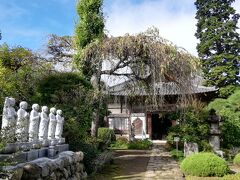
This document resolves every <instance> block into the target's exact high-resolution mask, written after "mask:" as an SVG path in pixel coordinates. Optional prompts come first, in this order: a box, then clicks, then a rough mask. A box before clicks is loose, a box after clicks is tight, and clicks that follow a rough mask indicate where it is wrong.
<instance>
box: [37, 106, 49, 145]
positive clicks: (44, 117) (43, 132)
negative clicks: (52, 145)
mask: <svg viewBox="0 0 240 180" xmlns="http://www.w3.org/2000/svg"><path fill="white" fill-rule="evenodd" d="M47 113H48V107H47V106H43V107H42V112H41V114H40V117H41V120H40V124H39V134H38V136H39V140H40V141H41V142H42V145H43V146H44V147H46V146H48V123H49V118H48V114H47Z"/></svg>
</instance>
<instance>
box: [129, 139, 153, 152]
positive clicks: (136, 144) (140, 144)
mask: <svg viewBox="0 0 240 180" xmlns="http://www.w3.org/2000/svg"><path fill="white" fill-rule="evenodd" d="M151 146H152V142H151V141H149V140H147V139H145V140H135V141H131V142H129V144H128V149H140V150H147V149H150V148H151Z"/></svg>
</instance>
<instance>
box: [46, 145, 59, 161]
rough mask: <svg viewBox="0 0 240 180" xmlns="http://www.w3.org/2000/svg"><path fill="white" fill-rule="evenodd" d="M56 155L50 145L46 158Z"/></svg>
mask: <svg viewBox="0 0 240 180" xmlns="http://www.w3.org/2000/svg"><path fill="white" fill-rule="evenodd" d="M56 155H57V151H56V149H55V148H54V146H50V147H49V149H48V158H54V157H56Z"/></svg>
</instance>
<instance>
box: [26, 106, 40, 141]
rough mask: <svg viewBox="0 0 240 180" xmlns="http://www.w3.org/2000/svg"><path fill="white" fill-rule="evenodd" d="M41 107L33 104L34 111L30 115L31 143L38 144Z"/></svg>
mask: <svg viewBox="0 0 240 180" xmlns="http://www.w3.org/2000/svg"><path fill="white" fill-rule="evenodd" d="M38 111H39V105H38V104H33V105H32V111H31V113H30V123H29V131H28V133H29V142H33V141H34V142H36V141H37V140H38V131H39V121H40V113H39V112H38Z"/></svg>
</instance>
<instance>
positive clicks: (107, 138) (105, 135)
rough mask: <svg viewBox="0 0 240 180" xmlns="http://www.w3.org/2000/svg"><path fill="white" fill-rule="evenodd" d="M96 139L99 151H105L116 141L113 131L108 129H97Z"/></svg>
mask: <svg viewBox="0 0 240 180" xmlns="http://www.w3.org/2000/svg"><path fill="white" fill-rule="evenodd" d="M98 139H99V140H100V146H101V147H100V149H102V150H104V149H106V148H107V147H108V146H109V145H110V144H111V143H112V142H113V141H115V140H116V136H115V133H114V130H113V129H109V128H98Z"/></svg>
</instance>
